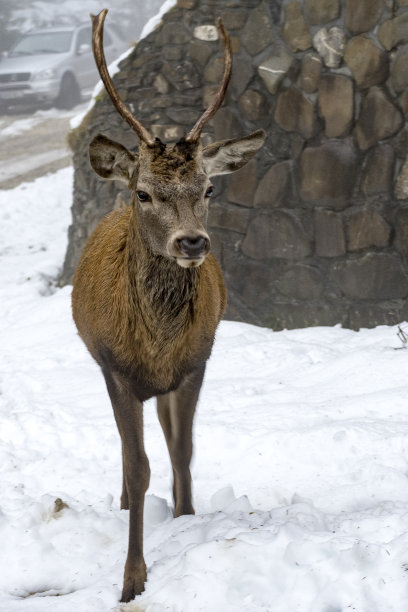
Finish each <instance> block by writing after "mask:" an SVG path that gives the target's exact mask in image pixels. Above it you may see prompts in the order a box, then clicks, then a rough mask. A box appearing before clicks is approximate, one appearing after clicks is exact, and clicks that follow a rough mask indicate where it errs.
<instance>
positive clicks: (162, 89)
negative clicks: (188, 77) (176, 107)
mask: <svg viewBox="0 0 408 612" xmlns="http://www.w3.org/2000/svg"><path fill="white" fill-rule="evenodd" d="M153 85H154V86H155V88H156V89H157V91H158V92H159V93H161V94H166V93H167V92H168V91H169V87H170V86H169V83H168V81H167V80H166V79H165V78H164V76H163V75H162V74H158V75H157V76H156V77H155V79H154V81H153Z"/></svg>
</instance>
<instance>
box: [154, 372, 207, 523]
mask: <svg viewBox="0 0 408 612" xmlns="http://www.w3.org/2000/svg"><path fill="white" fill-rule="evenodd" d="M204 372H205V363H204V364H202V365H201V366H200V367H199V368H197V369H196V370H194V371H193V372H192V373H190V374H189V375H188V376H186V378H185V379H184V380H183V381H182V383H181V385H180V386H179V387H178V389H177V390H176V391H172V392H171V393H168V394H167V395H162V396H159V397H158V398H157V413H158V416H159V420H160V424H161V426H162V429H163V432H164V435H165V438H166V443H167V448H168V449H169V454H170V459H171V465H172V467H173V479H174V480H173V496H174V516H180V515H182V514H194V508H193V504H192V499H191V474H190V461H191V456H192V452H193V439H192V431H193V420H194V413H195V408H196V404H197V401H198V396H199V393H200V389H201V385H202V382H203V377H204Z"/></svg>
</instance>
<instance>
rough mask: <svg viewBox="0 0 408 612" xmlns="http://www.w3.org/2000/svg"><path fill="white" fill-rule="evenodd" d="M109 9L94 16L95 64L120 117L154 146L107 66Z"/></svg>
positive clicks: (142, 138)
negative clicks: (105, 49) (105, 47)
mask: <svg viewBox="0 0 408 612" xmlns="http://www.w3.org/2000/svg"><path fill="white" fill-rule="evenodd" d="M107 12H108V9H103V10H102V11H101V12H100V13H99V14H98V15H96V16H95V15H92V13H91V19H92V49H93V54H94V57H95V63H96V66H97V68H98V71H99V74H100V76H101V79H102V81H103V84H104V85H105V88H106V91H107V92H108V94H109V96H110V98H111V100H112V102H113V105H114V107H115V108H116V110H117V111H118V113H119V114H120V115H122V117H123V118H124V119H125V121H127V122H128V124H129V125H130V127H131V128H132V129H133V130H134V131H135V132H136V134H137V135H138V136H139V138H140V140H142V141H143V142H145V143H146V144H147V145H149V146H153V145H154V139H153V138H152V136H151V135H150V134H149V132H148V131H147V130H146V128H145V127H143V125H142V124H141V123H140V122H139V121H138V120H137V119H136V117H135V116H134V115H132V113H131V112H130V110H129V109H128V108H127V106H126V105H125V104H124V103H123V102H122V100H121V99H120V98H119V95H118V92H117V91H116V89H115V86H114V85H113V82H112V79H111V77H110V75H109V72H108V68H107V65H106V59H105V54H104V52H103V24H104V22H105V17H106V14H107Z"/></svg>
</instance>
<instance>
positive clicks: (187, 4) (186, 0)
mask: <svg viewBox="0 0 408 612" xmlns="http://www.w3.org/2000/svg"><path fill="white" fill-rule="evenodd" d="M196 3H197V0H177V6H179V7H180V8H186V9H192V8H194V7H195V5H196Z"/></svg>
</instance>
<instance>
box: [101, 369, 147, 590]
mask: <svg viewBox="0 0 408 612" xmlns="http://www.w3.org/2000/svg"><path fill="white" fill-rule="evenodd" d="M105 379H106V382H107V387H108V391H109V395H110V398H111V401H112V406H113V411H114V414H115V419H116V423H117V425H118V429H119V433H120V437H121V439H122V456H123V484H124V491H126V494H127V498H128V499H127V501H128V504H129V548H128V555H127V560H126V565H125V575H124V581H123V591H122V597H121V601H123V602H127V601H130V600H131V599H134V597H135V596H136V595H140V593H142V592H143V591H144V585H145V582H146V564H145V561H144V558H143V508H144V498H145V493H146V491H147V489H148V486H149V480H150V468H149V461H148V458H147V455H146V453H145V449H144V443H143V404H142V402H140V401H139V400H138V399H137V398H136V397H134V396H133V395H132V394H131V393H130V392H129V391H128V390H127V389H126V387H125V386H124V385H122V384H120V382H118V381H117V380H114V379H113V378H112V377H111V376H110V375H109V374H108V375H107V374H105ZM122 503H123V499H122Z"/></svg>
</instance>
